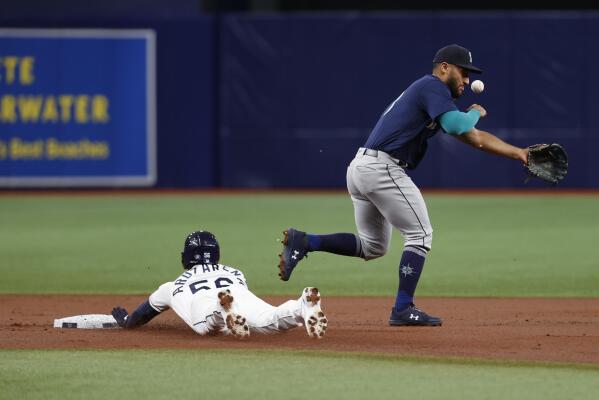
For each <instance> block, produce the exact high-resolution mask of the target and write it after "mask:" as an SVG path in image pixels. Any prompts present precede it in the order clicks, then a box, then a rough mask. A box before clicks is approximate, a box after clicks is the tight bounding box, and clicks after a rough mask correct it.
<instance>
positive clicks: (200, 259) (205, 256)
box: [181, 231, 220, 269]
mask: <svg viewBox="0 0 599 400" xmlns="http://www.w3.org/2000/svg"><path fill="white" fill-rule="evenodd" d="M219 260H220V246H219V245H218V241H217V240H216V237H215V236H214V235H213V234H212V233H210V232H206V231H196V232H192V233H190V234H189V235H188V236H187V238H186V239H185V246H183V251H182V252H181V263H182V264H183V268H185V269H190V268H192V267H193V266H194V265H197V264H218V261H219Z"/></svg>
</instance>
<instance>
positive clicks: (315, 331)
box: [300, 287, 328, 339]
mask: <svg viewBox="0 0 599 400" xmlns="http://www.w3.org/2000/svg"><path fill="white" fill-rule="evenodd" d="M300 303H301V305H302V316H303V318H304V325H305V326H306V331H308V336H310V337H311V338H316V339H322V338H323V336H324V334H325V333H326V330H327V323H328V321H327V317H326V316H325V315H324V313H323V312H322V309H321V308H320V292H319V291H318V288H315V287H307V288H305V289H304V291H303V292H302V297H300Z"/></svg>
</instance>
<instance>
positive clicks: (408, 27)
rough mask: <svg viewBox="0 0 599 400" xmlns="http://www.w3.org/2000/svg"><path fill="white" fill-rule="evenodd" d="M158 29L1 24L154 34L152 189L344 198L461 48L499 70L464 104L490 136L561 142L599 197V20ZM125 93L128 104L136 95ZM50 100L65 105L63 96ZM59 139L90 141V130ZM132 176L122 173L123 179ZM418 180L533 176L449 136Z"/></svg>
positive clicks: (322, 19)
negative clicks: (420, 83)
mask: <svg viewBox="0 0 599 400" xmlns="http://www.w3.org/2000/svg"><path fill="white" fill-rule="evenodd" d="M158 14H159V13H152V15H146V14H143V15H142V16H141V17H140V16H137V17H129V16H127V15H122V14H119V13H116V14H115V15H103V16H101V17H99V18H94V17H90V16H86V15H84V14H81V13H78V14H77V15H75V16H71V17H69V16H68V13H67V14H63V15H60V16H56V15H53V16H52V17H48V18H45V17H44V16H41V15H37V16H35V17H34V18H29V19H27V18H11V17H10V16H7V15H3V16H0V27H5V28H6V27H11V28H14V27H20V28H40V27H44V28H60V29H64V28H86V29H90V28H95V29H98V28H102V29H125V28H126V29H143V30H146V31H150V32H153V33H154V35H155V40H156V43H155V45H156V48H155V50H156V59H155V69H156V70H155V72H156V82H155V93H156V98H155V105H156V108H155V112H154V115H153V117H154V119H155V124H156V132H155V134H156V135H155V148H154V152H155V154H154V157H155V158H154V159H155V161H156V163H155V168H156V176H155V179H154V180H153V181H152V180H149V181H147V182H145V183H141V184H139V183H138V184H137V186H144V185H146V186H147V185H150V186H152V185H155V186H158V187H204V188H209V187H230V188H236V187H241V188H243V187H251V188H282V187H285V188H287V187H302V188H306V187H313V188H328V187H342V186H344V182H345V168H346V165H347V163H348V162H349V161H350V160H351V158H352V157H353V155H354V154H355V151H356V149H357V148H358V147H359V146H360V145H361V144H363V142H364V141H365V139H366V137H367V135H368V133H369V131H370V129H371V128H372V126H374V124H375V123H376V120H377V118H378V117H379V115H380V113H381V112H382V111H383V110H384V109H385V108H386V107H387V105H388V104H389V103H390V102H392V101H393V100H394V99H395V98H396V97H397V96H398V95H399V94H400V93H401V92H402V91H403V90H404V89H405V87H406V86H407V85H408V84H409V83H410V82H411V81H412V80H414V79H416V78H418V77H420V76H422V75H424V74H426V73H429V72H430V67H431V60H432V56H433V55H434V53H435V51H436V50H437V48H438V47H440V46H443V45H446V44H449V43H454V42H456V43H460V44H463V45H465V46H467V47H469V48H470V49H471V50H472V53H473V58H474V63H475V64H476V65H480V66H481V67H482V68H483V69H484V70H485V73H484V74H483V75H482V76H481V77H480V78H481V79H482V80H483V81H484V82H485V85H486V90H485V92H484V93H483V94H481V95H478V96H476V95H473V94H472V93H470V92H468V93H467V94H466V95H465V96H463V98H462V99H460V100H459V102H458V103H459V105H460V107H467V106H468V105H469V104H471V103H473V102H477V103H480V104H482V105H483V106H485V107H486V108H487V110H488V112H489V115H488V117H487V118H486V119H484V120H482V121H481V122H480V123H479V125H478V127H479V128H482V129H485V130H489V131H491V132H493V133H496V134H497V135H498V136H500V137H501V138H503V139H505V140H507V141H510V142H512V143H514V144H516V145H521V146H525V145H527V144H532V143H539V142H560V143H562V144H564V145H565V147H566V149H567V150H568V152H569V154H570V157H571V160H572V162H571V169H570V174H569V176H568V177H567V179H566V180H565V181H564V183H563V185H562V186H563V187H568V188H597V187H599V177H598V175H597V174H595V173H593V172H595V171H597V170H599V161H598V160H597V159H596V158H595V157H593V156H592V155H591V149H593V148H594V147H597V145H599V135H598V134H597V129H596V128H595V127H594V124H592V122H591V121H592V116H593V113H594V109H595V106H596V105H597V104H598V102H597V100H596V99H595V97H594V95H593V93H595V92H597V91H599V90H598V89H599V78H596V77H595V75H594V74H591V72H590V68H591V66H592V65H594V64H596V63H597V61H599V53H597V52H596V51H594V47H595V43H596V42H597V41H598V40H599V14H597V13H588V12H587V13H582V12H581V13H578V12H567V13H564V12H562V13H558V12H528V13H516V12H471V13H464V12H460V13H455V12H452V13H442V12H418V13H397V12H396V13H389V12H387V13H324V14H322V13H321V14H316V13H295V14H247V13H239V14H234V13H233V14H222V15H202V14H201V13H194V12H191V11H190V12H187V13H183V12H179V13H177V12H170V13H167V14H164V15H161V16H158ZM3 55H4V56H6V54H0V58H1V57H2V56H3ZM69 60H70V61H69V62H77V61H76V60H77V58H76V57H72V58H70V59H69ZM0 64H1V63H0ZM39 68H42V65H41V64H40V66H39ZM122 68H126V66H122ZM3 73H4V74H6V68H5V70H4V71H2V70H0V95H2V94H7V93H9V94H10V93H12V92H11V91H13V92H14V90H15V89H14V88H13V87H7V85H6V79H4V80H2V79H1V78H2V76H3V75H2V74H3ZM4 77H5V78H6V76H4ZM89 79H96V76H95V75H94V76H90V77H89ZM122 84H123V85H124V86H123V88H124V89H125V90H126V89H127V81H125V82H123V83H122ZM100 89H101V88H100ZM100 89H98V91H100ZM36 90H38V92H41V93H42V94H43V95H46V96H49V95H52V94H53V93H54V92H56V91H58V89H56V88H55V87H53V86H51V85H50V86H47V87H46V86H44V87H43V88H37V89H36ZM36 93H37V92H36ZM13 94H14V95H18V94H19V93H17V92H14V93H13ZM115 104H116V103H115ZM1 115H2V113H0V116H1ZM151 116H152V115H151ZM1 119H2V118H0V120H1ZM55 125H56V126H59V127H60V128H61V129H63V128H64V129H63V130H69V129H71V130H73V129H74V130H75V131H76V132H80V131H81V132H83V131H82V130H79V131H77V125H76V124H75V125H74V126H68V127H63V126H62V125H61V122H55ZM38 128H39V127H35V126H31V124H27V123H22V124H21V125H18V124H17V125H15V124H14V123H12V122H10V121H8V122H7V121H4V120H2V121H0V141H3V142H4V143H5V144H7V143H8V144H10V140H11V138H13V137H21V136H19V135H22V138H25V139H27V140H32V141H33V140H34V139H36V138H38V137H39V135H46V134H47V133H39V131H40V130H39V129H38ZM67 128H68V129H67ZM50 131H52V129H50ZM59 131H60V130H59ZM54 132H56V130H54V131H52V133H54ZM36 135H37V136H36ZM85 135H87V133H84V134H81V137H82V138H85V137H86V136H85ZM98 135H102V132H99V133H98ZM25 139H24V140H25ZM115 146H125V147H123V148H122V149H120V150H122V151H125V152H130V153H131V154H132V155H137V154H138V153H139V152H141V151H147V145H146V144H144V143H140V144H139V146H137V145H131V143H125V144H123V145H121V144H118V143H117V144H115ZM7 147H8V150H6V151H5V153H4V154H5V156H4V159H2V157H1V155H2V151H1V149H0V174H2V175H3V177H7V176H8V177H11V176H13V175H14V174H16V173H17V172H18V173H22V171H21V170H20V169H19V168H17V167H16V166H15V165H17V163H20V164H22V163H23V162H25V161H27V160H14V159H11V154H10V146H7ZM116 150H119V149H117V148H115V151H116ZM149 157H152V155H151V154H150V155H149ZM29 161H32V162H33V164H35V163H36V162H38V164H40V165H42V163H41V161H46V162H48V160H35V159H34V160H29ZM90 162H93V161H90ZM109 162H111V161H110V160H109ZM33 164H32V165H33ZM122 165H123V164H122V161H117V160H115V161H114V164H113V165H111V166H110V167H109V168H108V171H109V173H111V171H112V170H114V171H117V172H118V171H120V169H119V168H121V167H122ZM31 168H32V169H33V170H34V171H36V168H38V170H39V168H43V166H37V167H36V166H35V165H34V166H33V167H31ZM65 168H66V167H65ZM74 168H75V169H77V167H76V166H75V167H74ZM111 168H112V170H111ZM59 169H60V168H59ZM25 170H27V171H29V170H31V169H27V168H25ZM43 170H44V171H48V169H47V168H46V169H43ZM19 171H21V172H19ZM115 173H116V172H115ZM11 174H12V175H11ZM412 175H413V177H414V180H415V181H416V182H417V183H418V184H419V185H420V186H423V187H441V188H453V187H458V188H472V187H483V188H493V187H502V188H510V187H516V188H517V187H521V186H523V183H522V181H523V178H524V172H523V170H522V168H521V166H519V165H518V163H516V162H512V161H509V160H502V159H498V158H495V157H493V156H488V155H485V154H482V153H480V154H479V153H478V152H476V151H474V150H472V149H471V148H469V147H467V146H464V145H463V144H461V143H459V142H458V141H456V140H453V139H452V138H449V137H447V136H445V135H437V137H435V138H434V139H433V140H432V141H431V143H430V146H429V153H428V154H427V157H426V158H425V160H424V161H423V162H422V164H421V166H420V167H419V168H418V170H416V171H414V172H413V173H412ZM152 182H153V183H152ZM119 185H123V183H122V182H116V183H114V184H111V185H110V186H119ZM8 186H10V183H9V184H8ZM42 186H43V185H42ZM92 186H93V184H92ZM533 186H536V185H535V184H533Z"/></svg>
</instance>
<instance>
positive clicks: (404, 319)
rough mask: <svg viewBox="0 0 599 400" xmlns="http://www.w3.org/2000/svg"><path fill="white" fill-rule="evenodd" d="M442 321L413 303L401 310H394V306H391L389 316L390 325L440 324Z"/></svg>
mask: <svg viewBox="0 0 599 400" xmlns="http://www.w3.org/2000/svg"><path fill="white" fill-rule="evenodd" d="M442 323H443V321H442V320H441V318H439V317H433V316H432V315H428V314H427V313H425V312H424V311H422V310H420V309H418V308H416V306H415V305H414V303H412V304H411V305H410V306H409V307H408V308H406V309H405V310H402V311H395V307H393V308H392V309H391V316H390V317H389V325H391V326H441V324H442Z"/></svg>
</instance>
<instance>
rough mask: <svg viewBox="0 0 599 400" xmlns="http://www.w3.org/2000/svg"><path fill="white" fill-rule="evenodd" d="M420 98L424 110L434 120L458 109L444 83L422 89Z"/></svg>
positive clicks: (433, 84)
mask: <svg viewBox="0 0 599 400" xmlns="http://www.w3.org/2000/svg"><path fill="white" fill-rule="evenodd" d="M420 97H421V102H422V106H423V108H424V109H425V110H426V113H427V114H428V116H429V117H430V118H431V119H432V120H435V119H437V117H439V116H440V115H441V114H443V113H446V112H448V111H455V110H457V109H458V107H457V106H456V105H455V103H454V102H453V98H452V97H451V94H450V92H449V90H448V88H447V87H446V86H445V84H444V83H442V82H434V83H431V84H428V85H426V86H425V87H424V88H423V89H422V92H421V96H420Z"/></svg>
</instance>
